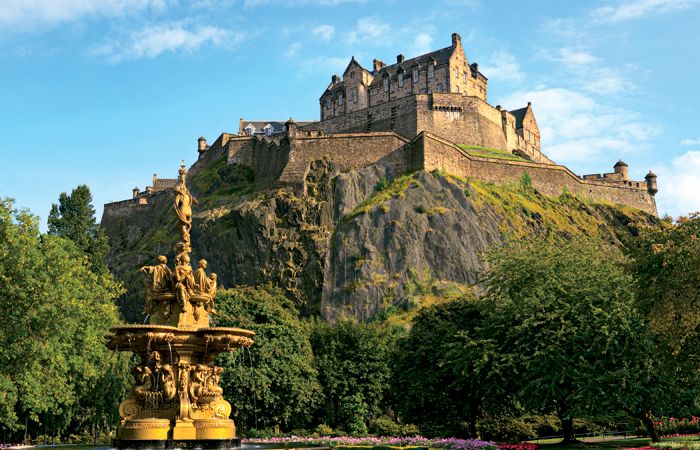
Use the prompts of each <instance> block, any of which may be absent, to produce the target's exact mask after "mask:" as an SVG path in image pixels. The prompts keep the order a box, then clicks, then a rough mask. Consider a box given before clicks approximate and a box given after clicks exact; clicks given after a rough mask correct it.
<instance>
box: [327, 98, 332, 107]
mask: <svg viewBox="0 0 700 450" xmlns="http://www.w3.org/2000/svg"><path fill="white" fill-rule="evenodd" d="M331 102H332V101H331V98H330V97H326V108H328V109H331V106H332V103H331Z"/></svg>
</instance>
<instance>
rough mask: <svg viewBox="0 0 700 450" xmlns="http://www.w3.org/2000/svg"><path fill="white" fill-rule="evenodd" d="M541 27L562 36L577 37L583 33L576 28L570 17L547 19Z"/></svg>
mask: <svg viewBox="0 0 700 450" xmlns="http://www.w3.org/2000/svg"><path fill="white" fill-rule="evenodd" d="M542 28H543V29H544V30H545V31H547V32H549V33H552V34H555V35H557V36H560V37H563V38H569V39H573V38H578V37H581V36H582V35H583V33H582V31H581V30H580V29H579V28H578V26H577V25H576V23H575V22H574V19H571V18H556V19H548V20H545V22H544V23H543V25H542Z"/></svg>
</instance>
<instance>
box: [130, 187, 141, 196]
mask: <svg viewBox="0 0 700 450" xmlns="http://www.w3.org/2000/svg"><path fill="white" fill-rule="evenodd" d="M131 192H133V193H134V198H136V197H138V196H139V194H140V193H141V190H140V189H139V188H138V187H135V188H134V189H132V190H131Z"/></svg>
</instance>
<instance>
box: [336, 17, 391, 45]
mask: <svg viewBox="0 0 700 450" xmlns="http://www.w3.org/2000/svg"><path fill="white" fill-rule="evenodd" d="M390 29H391V27H390V26H389V24H388V23H385V22H382V21H381V20H379V19H378V18H376V17H365V18H362V19H358V20H357V23H356V24H355V28H354V29H353V30H352V31H350V32H349V33H348V34H347V36H346V37H347V41H348V43H350V44H356V43H358V42H362V41H372V40H378V39H384V38H386V37H387V36H388V35H389V31H390Z"/></svg>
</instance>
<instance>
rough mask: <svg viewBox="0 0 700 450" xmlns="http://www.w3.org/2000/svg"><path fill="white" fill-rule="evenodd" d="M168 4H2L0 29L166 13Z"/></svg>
mask: <svg viewBox="0 0 700 450" xmlns="http://www.w3.org/2000/svg"><path fill="white" fill-rule="evenodd" d="M166 6H167V0H3V1H2V2H0V25H4V26H8V27H13V28H21V29H27V28H32V27H36V26H37V25H46V24H57V23H68V22H76V21H79V20H81V19H84V18H86V17H119V16H126V15H129V14H134V13H139V12H142V11H144V10H149V9H154V10H163V9H164V8H165V7H166Z"/></svg>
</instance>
